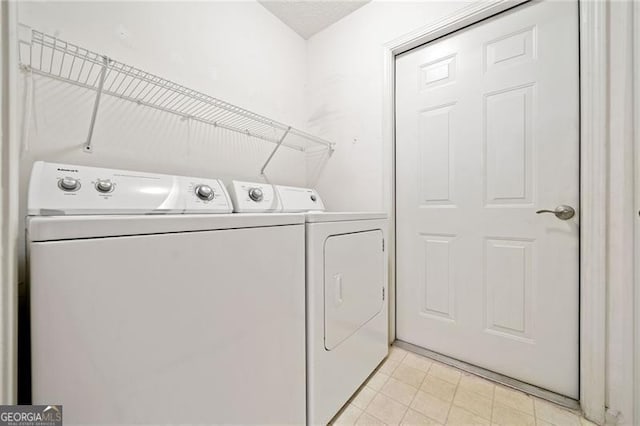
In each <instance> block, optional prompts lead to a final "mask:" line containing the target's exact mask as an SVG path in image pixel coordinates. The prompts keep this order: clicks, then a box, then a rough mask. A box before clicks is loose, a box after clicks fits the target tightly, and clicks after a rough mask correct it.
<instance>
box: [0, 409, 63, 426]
mask: <svg viewBox="0 0 640 426" xmlns="http://www.w3.org/2000/svg"><path fill="white" fill-rule="evenodd" d="M0 426H62V405H0Z"/></svg>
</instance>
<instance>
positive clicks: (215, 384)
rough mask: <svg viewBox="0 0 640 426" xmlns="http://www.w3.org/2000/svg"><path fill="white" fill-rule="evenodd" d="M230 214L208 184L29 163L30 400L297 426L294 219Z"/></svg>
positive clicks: (160, 416)
mask: <svg viewBox="0 0 640 426" xmlns="http://www.w3.org/2000/svg"><path fill="white" fill-rule="evenodd" d="M230 211H231V204H230V202H229V197H228V194H227V192H226V190H225V188H224V187H223V186H222V184H221V183H220V182H219V181H218V180H214V179H201V178H187V177H177V176H167V175H157V174H149V173H138V172H127V171H118V170H107V169H97V168H91V167H79V166H69V165H61V164H47V163H36V164H35V166H34V170H33V173H32V177H31V182H30V189H29V214H30V215H32V216H29V218H28V219H27V233H28V250H29V271H30V289H31V329H32V335H31V336H32V342H31V343H32V397H33V403H34V404H63V405H64V416H65V423H69V424H178V423H180V424H186V423H189V424H303V423H304V422H305V420H306V418H305V416H306V409H305V404H306V401H305V327H304V318H305V291H304V285H303V282H304V261H305V260H304V249H305V247H304V217H303V216H302V215H295V214H245V215H237V214H227V213H228V212H230ZM166 212H171V213H172V214H157V213H166ZM185 212H191V213H196V212H197V213H219V214H182V213H185ZM105 213H109V215H107V214H105ZM154 213H155V214H154Z"/></svg>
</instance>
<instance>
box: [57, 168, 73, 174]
mask: <svg viewBox="0 0 640 426" xmlns="http://www.w3.org/2000/svg"><path fill="white" fill-rule="evenodd" d="M57 170H58V171H59V172H71V173H78V169H63V168H62V167H58V168H57Z"/></svg>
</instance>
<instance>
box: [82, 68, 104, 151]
mask: <svg viewBox="0 0 640 426" xmlns="http://www.w3.org/2000/svg"><path fill="white" fill-rule="evenodd" d="M110 61H111V60H110V59H109V58H108V57H107V56H103V57H102V70H101V71H100V80H99V81H98V89H97V92H96V100H95V101H94V103H93V112H92V113H91V122H90V123H89V134H88V135H87V141H86V142H85V143H84V152H88V153H90V152H91V150H92V147H91V138H92V137H93V128H94V126H95V125H96V118H97V117H98V108H99V107H100V96H102V89H103V87H104V79H105V78H106V76H107V67H108V66H109V62H110Z"/></svg>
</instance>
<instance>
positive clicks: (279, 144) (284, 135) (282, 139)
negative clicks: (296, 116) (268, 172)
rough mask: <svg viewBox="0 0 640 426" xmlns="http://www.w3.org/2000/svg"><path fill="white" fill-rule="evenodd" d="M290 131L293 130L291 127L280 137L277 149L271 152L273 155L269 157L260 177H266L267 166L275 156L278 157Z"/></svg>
mask: <svg viewBox="0 0 640 426" xmlns="http://www.w3.org/2000/svg"><path fill="white" fill-rule="evenodd" d="M290 130H291V126H289V127H287V130H285V131H284V133H283V134H282V136H281V137H280V140H279V141H278V144H277V145H276V147H275V148H273V151H271V154H270V155H269V158H267V161H265V163H264V165H263V166H262V168H261V169H260V175H261V176H264V170H265V169H266V168H267V166H268V165H269V163H270V162H271V159H272V158H273V156H274V155H276V152H278V149H280V146H282V142H284V139H285V138H286V137H287V135H288V134H289V131H290Z"/></svg>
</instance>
